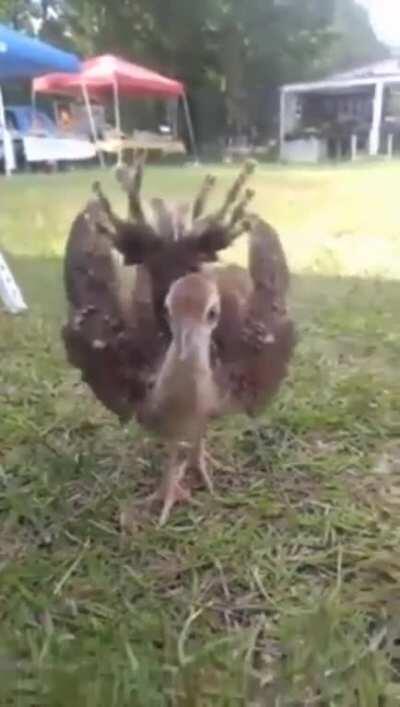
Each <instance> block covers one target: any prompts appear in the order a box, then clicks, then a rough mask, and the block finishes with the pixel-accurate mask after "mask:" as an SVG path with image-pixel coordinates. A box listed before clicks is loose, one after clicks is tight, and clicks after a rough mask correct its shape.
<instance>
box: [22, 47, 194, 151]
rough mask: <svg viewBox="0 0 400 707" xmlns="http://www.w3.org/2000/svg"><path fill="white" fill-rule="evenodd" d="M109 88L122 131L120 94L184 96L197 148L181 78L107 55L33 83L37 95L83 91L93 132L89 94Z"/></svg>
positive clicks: (68, 94) (100, 93)
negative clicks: (77, 72) (76, 68)
mask: <svg viewBox="0 0 400 707" xmlns="http://www.w3.org/2000/svg"><path fill="white" fill-rule="evenodd" d="M110 90H111V91H112V92H113V95H114V106H115V123H116V128H117V130H118V131H119V132H120V131H121V117H120V109H119V96H120V94H122V95H126V96H161V97H165V98H168V97H176V98H181V99H182V101H183V107H184V111H185V116H186V120H187V123H188V130H189V134H190V138H191V142H192V146H193V149H194V150H195V140H194V133H193V127H192V123H191V119H190V113H189V108H188V103H187V99H186V94H185V89H184V85H183V84H182V83H181V82H180V81H176V80H174V79H169V78H167V77H165V76H162V75H161V74H158V73H156V72H155V71H150V69H146V68H145V67H143V66H139V65H138V64H131V63H129V62H127V61H124V60H123V59H119V58H118V57H115V56H111V55H108V54H106V55H104V56H99V57H95V58H94V59H88V60H87V61H85V62H83V68H82V71H81V72H80V73H79V74H75V75H71V74H48V75H46V76H41V77H40V78H37V79H35V80H34V82H33V93H34V94H36V93H57V94H62V95H67V96H75V95H77V94H79V93H83V96H84V100H85V103H86V108H87V110H88V113H89V118H90V121H91V125H92V131H93V132H94V133H95V126H94V121H93V116H92V114H91V108H90V100H89V96H90V95H92V96H96V97H101V95H102V94H105V93H107V92H108V91H110Z"/></svg>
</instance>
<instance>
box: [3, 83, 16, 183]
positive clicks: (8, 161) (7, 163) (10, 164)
mask: <svg viewBox="0 0 400 707" xmlns="http://www.w3.org/2000/svg"><path fill="white" fill-rule="evenodd" d="M0 126H1V128H2V133H3V156H4V172H5V175H6V177H10V176H11V174H12V171H13V169H15V155H14V144H13V140H12V137H11V135H10V133H9V131H8V130H7V122H6V111H5V107H4V98H3V89H2V88H1V86H0Z"/></svg>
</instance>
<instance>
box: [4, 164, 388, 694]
mask: <svg viewBox="0 0 400 707" xmlns="http://www.w3.org/2000/svg"><path fill="white" fill-rule="evenodd" d="M202 171H203V170H202V169H197V170H195V169H190V168H182V169H175V168H174V169H166V168H163V169H161V168H160V169H156V168H153V169H150V170H149V173H148V175H147V181H146V188H147V189H148V193H160V192H162V193H163V194H169V195H170V196H171V197H177V198H182V197H185V196H186V195H189V194H191V193H193V191H194V189H195V185H196V184H197V182H198V180H199V178H200V176H201V173H202ZM216 172H217V173H218V175H219V176H220V181H221V184H222V185H224V184H225V183H227V180H228V178H232V172H231V170H229V169H228V168H217V169H216ZM93 178H94V175H93V173H90V172H87V173H83V172H79V173H78V172H77V173H75V174H74V173H70V174H65V175H58V176H51V177H49V176H35V177H17V178H15V179H13V180H12V181H7V182H6V181H2V182H1V185H0V189H1V200H2V207H1V212H0V248H1V249H2V250H3V251H4V252H5V253H6V254H7V257H8V258H9V260H10V263H11V264H12V266H13V269H14V272H15V274H16V276H17V279H18V280H19V283H20V284H21V286H22V289H23V291H24V293H25V296H26V298H27V300H28V302H29V305H30V311H29V313H28V314H27V315H26V316H25V315H24V316H20V317H10V316H8V315H6V314H5V313H0V410H1V415H0V440H1V441H0V514H1V525H0V620H1V629H0V705H1V707H3V705H4V706H6V705H15V707H28V706H29V707H34V706H35V707H39V706H40V707H42V706H49V707H71V705H73V706H74V707H125V706H126V707H131V706H134V707H136V706H138V707H141V706H143V707H153V706H154V707H164V706H167V705H172V706H173V707H208V706H212V707H214V706H215V707H239V706H241V705H243V706H244V705H246V706H249V707H250V705H254V706H255V707H278V706H280V707H283V706H285V707H286V705H295V706H301V705H304V706H308V705H320V706H321V707H328V706H329V707H339V706H340V707H382V706H383V707H388V706H391V705H397V704H399V703H400V681H399V669H400V663H399V657H400V651H399V646H398V643H399V637H400V623H399V618H400V610H399V587H400V559H399V547H400V524H399V517H400V514H399V512H400V481H399V479H400V476H399V471H400V379H399V373H398V371H399V360H400V328H399V324H398V321H399V315H398V307H399V291H400V234H399V230H400V208H399V205H398V184H399V181H400V179H399V178H400V165H399V164H398V163H395V162H394V163H391V164H390V165H389V164H383V163H382V164H379V163H377V164H373V163H370V164H364V165H357V166H355V167H350V168H336V169H328V168H323V169H280V168H275V167H271V168H260V169H259V171H258V173H257V177H256V180H255V181H256V188H257V202H256V206H257V209H258V210H259V212H260V213H261V214H262V215H264V216H265V217H266V218H268V219H269V220H270V221H271V222H272V223H273V224H274V225H275V226H276V227H278V229H279V230H280V232H281V234H282V238H283V241H284V244H285V247H286V250H287V253H288V257H289V260H290V263H291V266H292V269H293V271H294V272H295V273H296V275H295V278H294V283H293V290H292V307H293V313H294V316H295V318H296V321H297V322H298V328H299V332H300V337H301V338H300V343H299V346H298V349H297V352H296V356H295V360H294V362H293V366H292V371H291V376H290V379H289V380H288V382H287V383H286V385H285V386H284V388H283V389H282V391H281V394H280V395H279V396H278V398H277V399H276V401H275V403H274V405H273V406H272V407H271V408H270V409H269V410H267V411H266V413H265V416H264V417H263V418H262V419H259V420H257V422H249V421H248V420H246V419H237V418H236V419H229V420H226V421H224V422H223V423H222V424H219V425H217V426H216V427H215V428H214V429H213V430H212V431H211V433H210V443H211V446H212V451H213V455H214V456H215V457H216V459H217V460H218V462H219V464H218V468H217V469H216V471H215V475H216V487H217V491H218V494H217V497H216V498H214V499H211V498H210V497H209V496H208V495H207V494H206V493H199V494H198V496H197V497H196V503H195V504H194V505H192V506H191V507H189V508H182V509H181V510H178V511H176V512H175V513H174V514H173V517H172V520H171V522H170V523H169V525H167V527H166V528H165V529H163V530H159V529H158V528H157V527H156V525H155V523H154V522H153V519H151V518H149V519H141V520H140V521H139V522H137V523H136V525H135V526H132V527H131V528H130V532H122V531H121V527H120V522H119V521H120V515H121V510H122V509H123V508H124V505H125V504H126V503H128V502H129V501H132V499H133V498H134V497H135V495H136V494H137V496H142V495H144V494H145V493H146V491H150V490H151V489H152V488H153V487H154V485H155V484H156V482H157V480H158V479H159V475H160V469H161V466H162V462H163V454H162V450H161V449H159V448H158V447H157V446H156V445H155V444H154V442H153V441H151V440H150V439H147V438H146V437H145V436H144V434H143V432H142V431H141V430H138V429H136V428H135V427H134V426H130V427H129V428H128V429H122V428H121V427H120V426H119V425H118V424H117V422H116V421H115V420H114V419H113V417H112V416H110V415H109V414H108V413H107V412H106V411H105V410H104V409H103V408H102V407H101V406H100V405H99V404H97V403H96V402H95V401H94V399H93V398H92V396H91V394H90V393H89V391H88V390H86V389H85V388H84V387H82V385H81V384H79V383H78V375H77V372H76V371H73V370H72V369H70V368H69V367H67V366H66V364H65V362H64V353H63V349H62V346H61V342H60V337H59V327H60V323H61V321H62V318H63V307H64V304H63V301H64V299H63V287H62V279H61V260H60V258H61V254H62V251H63V246H64V243H65V239H66V236H67V232H68V227H69V225H70V223H71V220H72V218H73V217H74V215H75V214H76V212H77V210H78V208H79V207H80V206H81V205H82V204H84V203H85V201H86V199H87V196H88V194H89V191H90V183H91V181H92V180H93ZM103 182H104V187H105V188H106V189H107V191H108V192H109V193H110V195H111V196H112V197H113V199H115V200H116V202H117V203H118V204H119V207H120V208H121V209H122V208H123V198H122V197H121V195H120V194H118V192H117V189H116V187H115V186H114V183H113V178H112V176H111V175H106V176H104V177H103ZM229 257H230V258H233V259H236V260H238V261H241V260H243V258H244V257H245V243H244V242H241V243H239V244H238V245H236V246H235V248H234V249H233V251H232V252H231V253H230V254H229Z"/></svg>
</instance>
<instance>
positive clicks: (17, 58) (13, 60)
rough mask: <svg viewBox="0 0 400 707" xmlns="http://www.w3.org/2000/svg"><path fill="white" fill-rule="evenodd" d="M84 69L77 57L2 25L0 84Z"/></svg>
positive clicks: (0, 27)
mask: <svg viewBox="0 0 400 707" xmlns="http://www.w3.org/2000/svg"><path fill="white" fill-rule="evenodd" d="M80 69H81V62H80V61H79V59H78V57H76V56H75V55H74V54H69V53H68V52H63V51H61V50H60V49H56V48H55V47H52V46H50V44H45V43H44V42H41V41H39V40H38V39H33V38H32V37H27V36H25V35H24V34H21V33H20V32H15V31H14V30H12V29H9V28H8V27H5V26H4V25H0V81H3V80H7V79H15V78H32V77H34V76H40V75H41V74H45V73H47V72H48V71H63V72H78V71H80Z"/></svg>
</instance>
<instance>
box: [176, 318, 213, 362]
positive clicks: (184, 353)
mask: <svg viewBox="0 0 400 707" xmlns="http://www.w3.org/2000/svg"><path fill="white" fill-rule="evenodd" d="M174 340H175V346H176V349H177V354H178V358H179V360H180V361H187V360H188V359H190V358H193V357H195V356H196V355H197V354H198V353H200V352H201V351H202V349H203V347H204V344H205V343H206V342H205V336H204V332H203V327H202V326H201V325H199V324H198V323H197V322H196V321H195V320H193V319H185V320H183V321H182V322H180V323H179V325H178V326H177V327H176V328H175V332H174Z"/></svg>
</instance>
